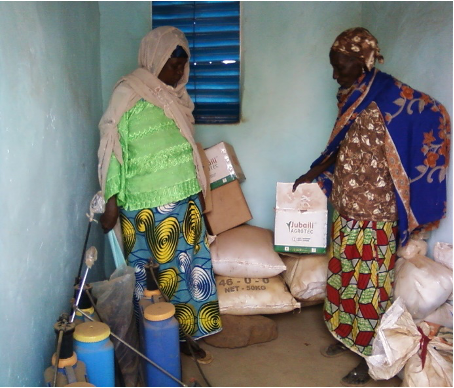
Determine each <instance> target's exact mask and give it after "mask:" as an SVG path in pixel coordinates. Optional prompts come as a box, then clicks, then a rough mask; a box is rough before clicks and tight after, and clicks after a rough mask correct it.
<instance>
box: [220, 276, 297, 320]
mask: <svg viewBox="0 0 454 388" xmlns="http://www.w3.org/2000/svg"><path fill="white" fill-rule="evenodd" d="M216 287H217V290H218V298H219V309H220V311H221V314H230V315H257V314H279V313H285V312H288V311H292V310H294V309H296V308H300V307H301V305H300V303H298V302H297V301H296V300H295V298H293V296H292V294H290V292H288V290H287V287H286V285H285V283H284V280H283V279H282V278H281V277H280V276H274V277H270V278H260V279H259V278H233V277H226V276H216Z"/></svg>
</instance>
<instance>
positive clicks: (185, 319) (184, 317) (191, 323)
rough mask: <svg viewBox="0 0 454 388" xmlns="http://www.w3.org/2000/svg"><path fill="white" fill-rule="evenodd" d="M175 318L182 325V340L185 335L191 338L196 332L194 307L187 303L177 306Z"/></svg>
mask: <svg viewBox="0 0 454 388" xmlns="http://www.w3.org/2000/svg"><path fill="white" fill-rule="evenodd" d="M175 318H176V319H177V321H178V323H179V324H180V338H183V337H184V335H185V334H187V335H189V336H191V335H193V334H194V333H195V332H196V330H197V327H196V314H195V311H194V307H193V306H191V305H189V304H186V303H178V304H176V305H175Z"/></svg>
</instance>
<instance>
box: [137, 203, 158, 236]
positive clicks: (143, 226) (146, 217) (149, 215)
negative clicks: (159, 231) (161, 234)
mask: <svg viewBox="0 0 454 388" xmlns="http://www.w3.org/2000/svg"><path fill="white" fill-rule="evenodd" d="M135 221H136V228H137V230H138V231H139V232H142V233H144V232H147V231H151V230H152V229H153V226H154V214H153V212H152V211H151V210H150V209H143V210H141V211H140V212H138V213H137V215H136V219H135Z"/></svg>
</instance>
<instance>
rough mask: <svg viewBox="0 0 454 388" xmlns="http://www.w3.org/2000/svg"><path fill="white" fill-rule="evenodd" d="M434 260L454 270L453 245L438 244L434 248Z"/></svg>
mask: <svg viewBox="0 0 454 388" xmlns="http://www.w3.org/2000/svg"><path fill="white" fill-rule="evenodd" d="M434 260H435V261H436V262H437V263H440V264H443V265H444V266H446V267H448V268H451V269H452V244H448V243H444V242H437V243H436V244H435V247H434Z"/></svg>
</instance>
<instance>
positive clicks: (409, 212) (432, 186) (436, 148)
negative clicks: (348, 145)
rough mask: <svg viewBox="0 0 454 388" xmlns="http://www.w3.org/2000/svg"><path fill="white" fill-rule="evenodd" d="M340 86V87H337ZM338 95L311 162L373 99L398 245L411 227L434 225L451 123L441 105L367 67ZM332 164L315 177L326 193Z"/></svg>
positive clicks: (440, 211)
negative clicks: (325, 138)
mask: <svg viewBox="0 0 454 388" xmlns="http://www.w3.org/2000/svg"><path fill="white" fill-rule="evenodd" d="M341 91H342V90H341ZM340 96H341V94H338V98H339V112H338V117H337V119H336V122H335V125H334V129H333V131H332V133H331V136H330V139H329V142H328V145H327V147H326V149H325V151H324V152H323V153H322V155H321V156H320V157H319V158H318V159H317V160H315V161H314V163H313V164H312V166H311V167H313V166H315V165H317V164H320V163H321V162H323V161H324V160H326V159H327V158H328V157H329V156H331V155H332V154H333V153H335V152H337V150H338V148H339V145H340V143H341V141H342V140H343V139H344V138H345V135H346V133H347V131H348V129H349V128H350V126H351V125H352V123H353V122H354V121H355V119H356V117H357V116H358V115H359V114H360V113H361V112H362V111H363V109H365V108H367V107H368V106H369V104H370V103H371V102H375V103H376V104H377V106H378V108H379V110H380V112H381V114H382V116H383V119H384V123H385V126H386V133H385V146H384V148H385V154H386V159H387V162H388V165H389V171H390V174H391V177H392V180H393V183H394V188H395V192H396V201H397V211H398V217H399V219H398V226H399V237H400V241H401V243H402V245H405V244H406V242H407V241H408V238H409V236H410V234H411V233H412V232H413V231H428V230H432V229H435V228H436V227H438V225H439V222H440V220H441V219H442V218H443V217H444V216H445V213H446V172H447V167H448V163H449V152H450V137H451V123H450V118H449V114H448V113H447V111H446V108H445V107H444V106H443V105H442V104H440V103H439V102H438V101H436V100H434V99H433V98H431V97H430V96H428V95H427V94H424V93H421V92H419V91H417V90H414V89H412V88H411V87H410V86H408V85H406V84H404V83H402V82H400V81H398V80H397V79H395V78H393V77H392V76H390V75H388V74H386V73H383V72H380V71H379V70H377V69H375V68H373V69H372V71H370V72H366V73H365V75H364V76H362V77H361V78H360V79H359V80H358V82H357V83H355V84H354V85H353V86H352V87H351V89H350V90H349V93H348V95H347V96H344V98H343V99H341V98H340ZM333 171H334V165H333V166H331V168H330V169H329V170H328V171H326V172H324V173H323V174H322V175H320V176H319V177H318V178H317V180H318V181H319V184H320V186H321V187H322V189H323V191H324V192H325V194H326V195H327V196H329V195H330V192H331V184H332V182H331V178H332V173H333Z"/></svg>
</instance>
